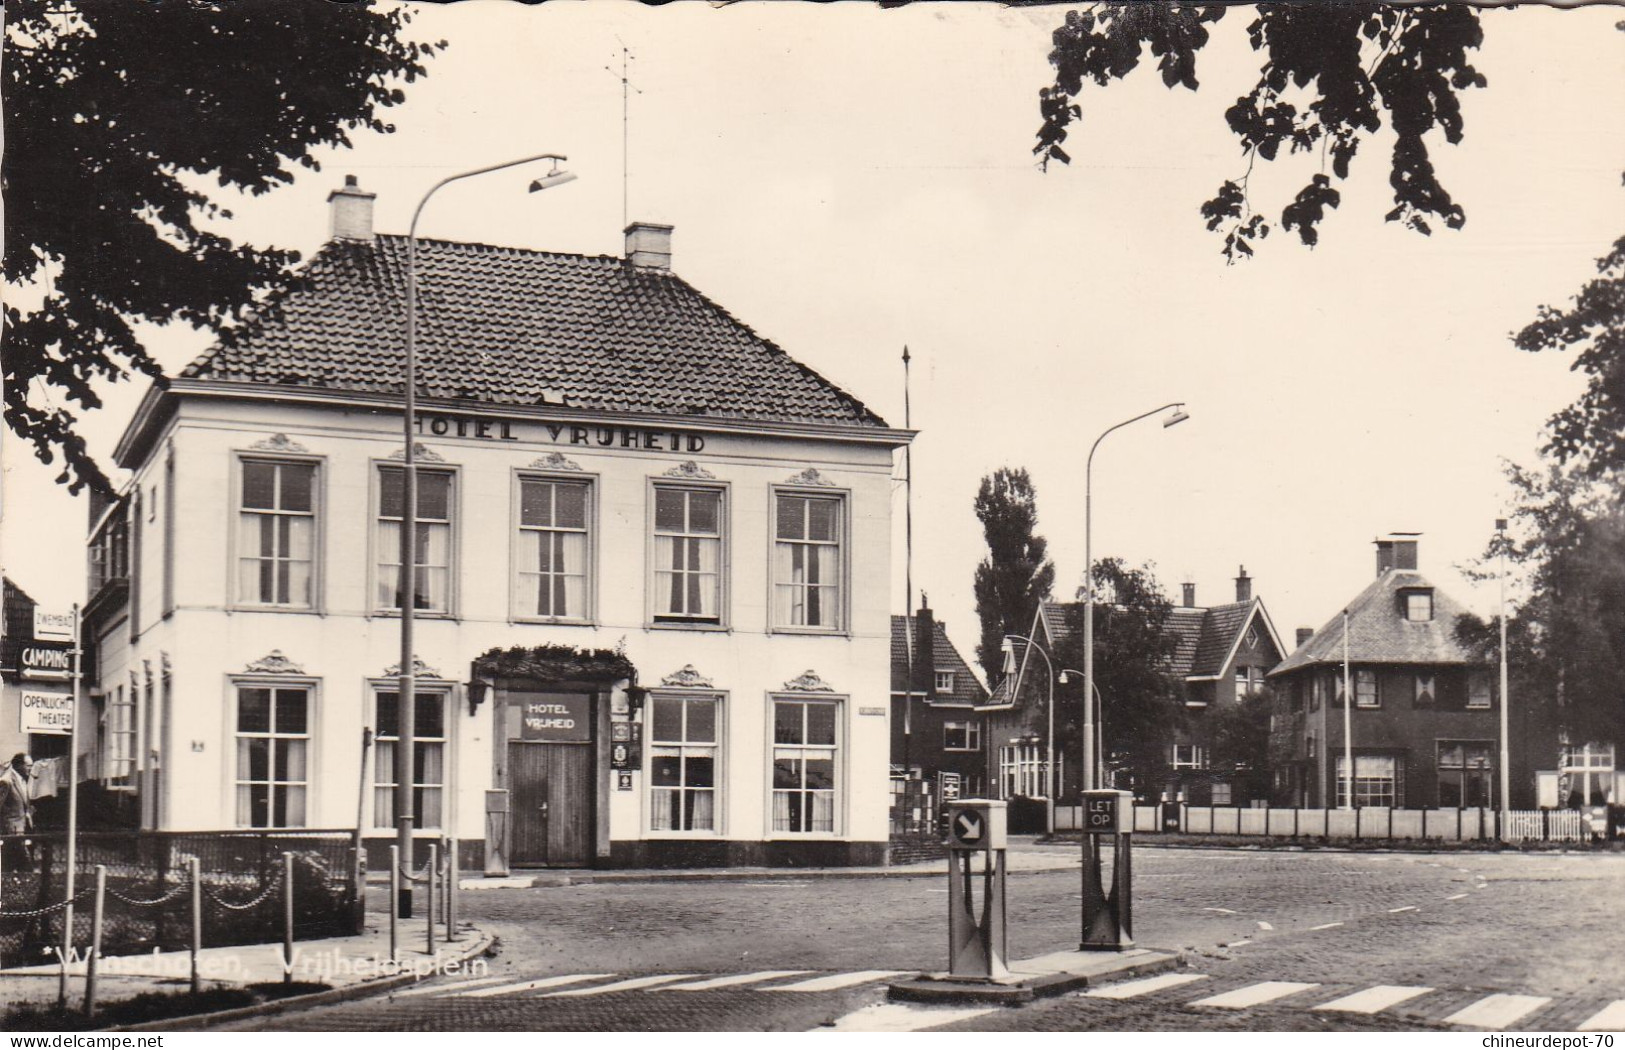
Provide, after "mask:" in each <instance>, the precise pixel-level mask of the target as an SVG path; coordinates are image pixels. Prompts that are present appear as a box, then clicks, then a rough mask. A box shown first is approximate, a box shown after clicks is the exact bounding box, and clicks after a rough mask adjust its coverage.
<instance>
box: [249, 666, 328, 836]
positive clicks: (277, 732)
mask: <svg viewBox="0 0 1625 1050" xmlns="http://www.w3.org/2000/svg"><path fill="white" fill-rule="evenodd" d="M309 749H310V689H309V688H308V687H303V686H294V687H274V688H273V687H270V686H246V685H245V686H239V687H238V689H237V781H236V783H237V826H238V827H243V828H300V827H304V826H305V794H306V791H307V790H308V788H309V781H308V774H307V773H306V760H307V758H308V752H309Z"/></svg>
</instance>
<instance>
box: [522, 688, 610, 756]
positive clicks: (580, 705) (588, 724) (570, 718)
mask: <svg viewBox="0 0 1625 1050" xmlns="http://www.w3.org/2000/svg"><path fill="white" fill-rule="evenodd" d="M508 702H509V703H510V704H513V705H515V706H517V707H518V708H519V739H521V740H536V741H540V742H543V743H549V744H584V743H587V742H588V741H590V740H591V739H592V697H591V696H588V695H587V694H585V693H581V694H571V693H546V694H539V693H529V694H525V693H520V694H510V695H509V697H508Z"/></svg>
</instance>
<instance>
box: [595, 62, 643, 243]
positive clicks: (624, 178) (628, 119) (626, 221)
mask: <svg viewBox="0 0 1625 1050" xmlns="http://www.w3.org/2000/svg"><path fill="white" fill-rule="evenodd" d="M615 41H616V42H617V43H618V44H620V45H621V72H620V81H621V227H622V228H623V229H624V228H626V227H627V226H630V225H631V224H632V220H631V218H630V213H629V211H628V209H627V206H626V198H627V184H628V183H629V182H630V181H631V178H632V175H631V168H630V166H629V162H628V156H629V150H628V143H629V139H630V134H631V132H630V128H631V123H632V92H634V91H635V92H637V93H638V94H640V95H641V94H643V92H642V90H641V89H639V88H635V87H633V86H632V81H631V80H630V79H629V78H628V76H627V72H628V64H629V63H630V62H631V61H632V59H633V57H634V56H633V54H632V49H631V48H629V47H627V46H626V41H624V40H622V39H621V38H620V37H616V38H615ZM604 70H605V72H607V73H609V74H610V75H611V76H614V75H615V70H614V69H611V68H610V67H609V66H605V67H604Z"/></svg>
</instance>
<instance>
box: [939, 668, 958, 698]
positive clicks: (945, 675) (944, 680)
mask: <svg viewBox="0 0 1625 1050" xmlns="http://www.w3.org/2000/svg"><path fill="white" fill-rule="evenodd" d="M936 686H937V692H939V693H951V692H953V691H954V673H953V672H952V671H938V672H937V681H936Z"/></svg>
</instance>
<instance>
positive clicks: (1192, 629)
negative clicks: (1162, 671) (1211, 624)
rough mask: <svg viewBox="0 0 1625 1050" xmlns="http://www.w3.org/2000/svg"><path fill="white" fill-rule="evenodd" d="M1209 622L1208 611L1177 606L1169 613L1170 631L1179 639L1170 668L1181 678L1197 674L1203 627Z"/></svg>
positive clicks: (1175, 645)
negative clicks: (1197, 655)
mask: <svg viewBox="0 0 1625 1050" xmlns="http://www.w3.org/2000/svg"><path fill="white" fill-rule="evenodd" d="M1206 622H1207V610H1205V609H1192V608H1189V607H1188V606H1184V605H1176V606H1174V607H1173V608H1172V609H1170V610H1169V611H1168V624H1167V627H1168V630H1170V631H1172V632H1174V636H1175V637H1176V638H1177V639H1178V641H1176V642H1175V643H1174V658H1173V665H1172V666H1171V667H1170V668H1169V670H1170V671H1172V672H1173V673H1174V674H1176V675H1179V676H1180V677H1181V678H1183V677H1185V676H1186V675H1191V674H1197V673H1198V672H1197V671H1196V669H1195V668H1196V654H1197V651H1198V650H1199V649H1201V648H1202V627H1203V624H1205V623H1206Z"/></svg>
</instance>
